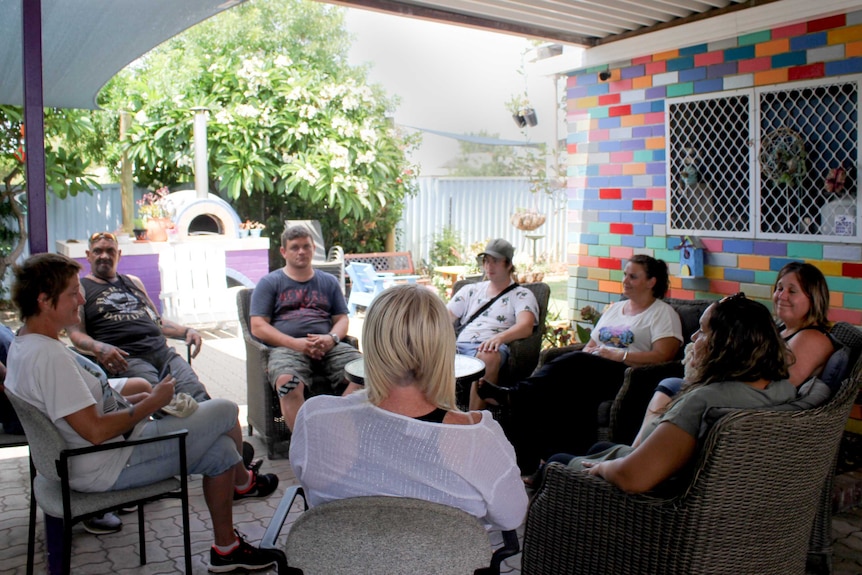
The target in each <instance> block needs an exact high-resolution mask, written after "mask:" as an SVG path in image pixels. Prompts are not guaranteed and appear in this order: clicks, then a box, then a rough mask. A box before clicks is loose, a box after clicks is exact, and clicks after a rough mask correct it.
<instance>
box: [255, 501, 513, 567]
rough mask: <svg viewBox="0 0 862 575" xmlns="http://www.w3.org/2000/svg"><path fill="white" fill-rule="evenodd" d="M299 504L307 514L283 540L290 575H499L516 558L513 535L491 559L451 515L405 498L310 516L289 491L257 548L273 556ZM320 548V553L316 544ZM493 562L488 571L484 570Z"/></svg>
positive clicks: (467, 523) (460, 517) (321, 508)
mask: <svg viewBox="0 0 862 575" xmlns="http://www.w3.org/2000/svg"><path fill="white" fill-rule="evenodd" d="M298 498H301V499H302V502H303V509H304V513H303V514H302V515H300V516H299V518H298V519H297V520H296V521H295V522H294V523H293V525H292V526H291V528H290V532H289V533H288V535H287V542H286V544H285V554H286V557H287V565H288V566H289V567H287V569H285V568H284V567H283V566H279V573H282V574H284V573H285V572H286V573H288V574H290V575H300V574H304V575H354V574H355V573H362V574H364V575H417V574H422V575H435V574H439V575H450V574H456V573H457V574H463V575H468V574H471V573H475V574H476V575H499V573H500V564H501V563H502V561H503V560H504V559H506V558H507V557H511V556H512V555H515V554H517V553H518V551H519V550H520V547H519V544H518V536H517V534H516V533H515V532H514V531H506V532H504V533H503V543H504V544H503V546H502V547H500V548H499V549H497V550H496V551H494V553H493V554H492V553H491V546H490V542H489V539H488V533H487V532H486V531H485V529H484V527H482V525H481V524H480V523H479V522H478V521H476V518H475V517H473V516H472V515H470V514H468V513H466V512H464V511H462V510H460V509H456V508H455V507H449V506H448V505H441V504H439V503H431V502H429V501H423V500H421V499H411V498H406V497H382V496H375V497H352V498H349V499H339V500H337V501H330V502H328V503H324V504H322V505H318V506H316V507H313V508H311V509H308V504H307V503H305V493H304V491H303V489H302V487H300V486H298V485H297V486H293V487H290V488H288V490H287V491H286V492H285V494H284V497H282V500H281V503H280V504H279V506H278V509H277V510H276V512H275V515H274V516H273V518H272V521H271V522H270V524H269V527H267V530H266V533H265V534H264V536H263V539H262V540H261V545H260V546H261V548H267V549H275V548H276V547H277V543H276V540H277V539H278V537H279V533H280V531H281V528H282V526H283V525H284V523H285V520H286V518H287V514H288V512H289V511H290V509H291V507H293V504H294V502H295V501H296V500H297V499H298ZM322 541H325V542H326V544H325V545H321V544H320V543H321V542H322ZM489 562H490V565H489Z"/></svg>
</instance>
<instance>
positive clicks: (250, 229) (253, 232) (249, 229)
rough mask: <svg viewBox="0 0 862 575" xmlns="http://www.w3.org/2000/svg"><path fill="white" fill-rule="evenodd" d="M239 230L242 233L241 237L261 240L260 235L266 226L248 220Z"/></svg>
mask: <svg viewBox="0 0 862 575" xmlns="http://www.w3.org/2000/svg"><path fill="white" fill-rule="evenodd" d="M239 229H240V230H241V232H242V233H240V235H241V236H251V237H253V238H259V237H260V233H261V232H262V231H263V230H265V229H266V226H265V225H263V224H262V223H260V222H256V221H253V220H246V221H244V222H242V223H241V224H240V225H239Z"/></svg>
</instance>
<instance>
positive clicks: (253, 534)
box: [0, 320, 862, 575]
mask: <svg viewBox="0 0 862 575" xmlns="http://www.w3.org/2000/svg"><path fill="white" fill-rule="evenodd" d="M360 324H361V322H359V321H355V320H354V321H353V325H352V326H351V333H353V334H354V335H358V333H359V331H358V330H359V326H360ZM235 334H236V330H235V329H233V330H230V331H229V332H226V333H220V334H212V335H211V336H210V337H208V338H207V341H206V343H205V345H204V348H203V350H202V351H201V354H200V355H199V356H198V358H196V359H195V360H194V367H195V369H196V370H197V371H198V373H199V375H200V377H201V380H202V381H203V382H204V384H205V385H206V386H207V387H208V389H209V390H210V393H211V394H212V395H213V396H216V397H225V398H228V399H232V400H233V401H236V402H237V403H238V404H239V405H240V421H241V422H243V423H244V422H245V414H244V406H245V404H246V398H245V394H246V388H245V365H244V360H245V350H244V346H243V344H242V340H241V339H239V338H236V337H231V336H233V335H235ZM178 351H179V352H180V353H185V350H182V349H178ZM250 441H251V442H252V444H253V445H254V446H255V448H256V449H257V451H258V452H259V453H264V452H265V449H264V447H263V445H262V444H261V443H260V442H259V441H258V440H257V438H256V437H252V438H251V439H250ZM263 469H264V471H266V472H270V473H276V474H277V475H278V476H279V478H280V481H281V482H280V485H279V488H278V490H277V491H276V493H275V494H273V495H272V496H271V497H269V498H267V499H265V500H244V501H239V502H237V503H235V504H234V507H233V510H234V522H235V524H236V526H237V528H238V529H239V530H240V531H241V532H242V533H243V534H244V535H245V536H246V538H247V539H248V540H249V541H250V542H252V543H257V542H258V541H260V539H261V538H262V537H263V533H264V531H265V530H266V527H267V525H268V524H269V520H270V518H271V517H272V514H273V513H274V511H275V509H276V507H277V505H278V502H279V499H280V497H281V494H282V493H284V487H285V486H287V485H293V484H295V483H296V478H295V477H294V475H293V471H292V470H291V468H290V464H289V462H288V461H287V460H286V459H280V460H273V461H267V462H266V463H265V464H264V467H263ZM28 476H29V471H28V466H27V448H26V447H23V448H6V449H2V450H0V542H2V543H0V572H2V573H10V574H11V573H15V574H18V573H20V574H23V573H25V566H26V557H27V525H28V509H29V497H28V491H29V485H28ZM190 488H191V497H190V505H191V539H192V554H193V558H192V565H193V571H194V573H195V574H203V573H206V572H207V563H208V561H209V555H208V551H209V547H210V544H211V542H212V536H211V523H210V520H209V514H208V513H207V511H206V505H205V504H204V500H203V494H202V491H201V480H200V478H199V477H194V478H192V481H191V483H190ZM297 513H298V511H297ZM295 517H296V513H294V514H291V516H290V517H289V518H288V525H285V528H284V530H283V531H282V536H281V540H282V541H283V539H284V537H285V533H286V532H287V531H288V530H289V523H290V522H292V520H293V519H295ZM146 518H147V523H146V526H145V529H146V542H147V559H148V562H147V565H146V566H140V565H139V560H140V555H139V550H138V540H137V536H138V529H137V525H136V515H134V514H132V515H126V516H124V522H125V526H124V528H123V530H122V531H121V532H120V533H117V534H112V535H100V536H94V535H90V534H88V533H86V532H85V531H84V530H83V528H81V527H80V526H77V527H76V528H75V537H74V540H73V550H72V572H73V573H84V574H87V575H89V574H99V573H118V574H129V575H132V574H156V573H165V574H169V573H178V572H182V569H183V547H182V538H181V525H182V521H181V518H180V515H179V502H177V501H173V500H169V501H160V502H155V503H152V504H150V505H148V506H147V507H146ZM833 530H834V534H835V537H836V543H835V573H836V575H851V574H860V573H862V510H854V511H851V512H848V513H843V514H840V515H838V516H836V517H835V520H834V522H833ZM521 534H522V535H523V533H521ZM36 538H37V542H36V572H37V573H43V572H45V552H44V533H43V523H42V517H41V513H39V518H38V525H37V535H36ZM494 540H496V541H497V542H498V541H499V537H492V541H494ZM520 562H521V558H520V555H516V556H515V557H513V558H511V559H509V560H508V561H507V562H506V564H504V569H503V572H504V573H507V574H519V573H520ZM274 572H275V571H274V570H273V571H270V573H274ZM264 573H266V572H264Z"/></svg>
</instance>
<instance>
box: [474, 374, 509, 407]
mask: <svg viewBox="0 0 862 575" xmlns="http://www.w3.org/2000/svg"><path fill="white" fill-rule="evenodd" d="M513 389H514V388H511V387H501V386H499V385H496V384H493V383H491V382H490V381H488V380H486V379H485V378H480V379H479V381H478V382H477V383H476V395H478V396H479V397H480V398H481V399H483V400H485V401H487V400H489V399H490V400H492V401H494V402H495V403H496V404H497V405H498V406H501V407H502V406H506V405H510V404H511V403H512V391H513Z"/></svg>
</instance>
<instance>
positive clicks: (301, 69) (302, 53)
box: [102, 0, 416, 260]
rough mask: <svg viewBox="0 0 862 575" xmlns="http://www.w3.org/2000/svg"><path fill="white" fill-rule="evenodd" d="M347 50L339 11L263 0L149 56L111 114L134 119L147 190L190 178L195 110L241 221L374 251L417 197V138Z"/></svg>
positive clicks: (118, 83) (132, 138)
mask: <svg viewBox="0 0 862 575" xmlns="http://www.w3.org/2000/svg"><path fill="white" fill-rule="evenodd" d="M348 41H349V39H348V36H347V34H346V32H345V30H344V26H343V18H342V10H341V9H339V8H335V7H332V6H328V5H324V4H319V3H315V2H310V1H307V0H285V1H282V0H255V1H253V2H248V3H246V4H243V5H241V6H238V7H237V8H234V9H231V10H229V11H227V12H225V13H223V14H221V15H219V16H216V17H215V18H213V19H211V20H210V21H208V22H205V23H203V24H201V25H198V26H196V27H194V28H192V29H191V30H189V31H188V32H186V33H184V34H182V35H180V36H178V37H177V38H174V39H172V40H170V41H169V42H167V43H165V44H164V45H163V46H161V47H159V48H158V49H156V50H155V51H153V52H151V53H150V54H148V55H147V56H146V57H145V58H144V59H142V61H140V62H138V63H137V64H136V65H134V66H131V67H130V68H128V69H127V70H126V71H124V72H123V73H122V74H121V75H120V76H118V77H117V78H115V79H114V80H113V81H112V83H111V85H110V86H109V87H108V89H107V90H106V91H104V92H103V95H104V101H103V102H102V104H103V105H104V106H106V107H109V108H112V109H121V108H122V109H127V110H130V111H131V113H132V114H134V118H135V121H134V122H133V126H132V129H131V131H130V134H129V137H128V140H127V142H126V145H127V146H128V151H129V154H130V156H131V158H132V159H133V160H134V161H135V178H136V179H137V181H138V183H139V184H140V185H143V186H148V187H158V186H162V185H167V186H175V185H176V184H178V183H181V182H189V181H192V180H193V157H194V153H193V148H192V145H193V142H192V132H193V117H194V112H193V109H194V108H195V107H198V106H202V107H206V108H207V109H208V110H209V122H208V128H207V129H208V134H207V140H208V145H209V147H208V161H209V178H210V181H209V186H210V189H211V190H214V191H217V192H218V193H219V194H221V195H222V196H224V197H226V198H228V199H229V200H230V201H231V202H233V204H234V206H235V207H236V208H237V211H238V212H239V215H240V217H241V219H252V220H258V221H262V222H265V223H266V225H267V230H268V231H269V232H270V234H272V235H273V236H276V237H277V236H278V235H279V233H280V231H281V229H283V222H284V220H286V219H307V218H311V219H318V220H321V223H322V226H323V228H324V235H325V237H326V240H327V244H332V243H339V244H340V245H342V246H343V247H344V249H345V250H346V251H348V252H350V251H353V252H362V251H379V250H382V249H383V241H384V239H385V237H386V235H387V234H388V233H389V232H390V231H391V230H392V229H393V228H394V226H395V224H396V223H397V221H398V219H399V218H400V214H401V210H402V207H403V200H404V198H405V196H406V195H408V194H410V193H412V191H413V189H414V186H415V184H414V179H415V175H416V171H415V169H414V168H413V167H412V166H411V165H410V164H409V162H408V160H407V152H408V150H409V149H410V148H411V147H412V146H414V145H415V144H416V141H415V140H414V139H412V138H410V137H406V136H403V135H401V134H399V133H397V132H396V130H395V129H394V128H393V127H392V126H391V124H390V122H389V121H388V120H387V119H386V116H387V113H388V111H389V110H390V109H391V108H392V106H393V102H391V101H389V100H388V99H387V98H386V97H385V96H384V95H383V94H382V91H380V90H379V89H378V88H372V87H369V86H367V85H366V81H365V72H364V70H362V69H355V68H350V67H348V65H347V63H346V50H347V47H348ZM274 260H278V258H274Z"/></svg>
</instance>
